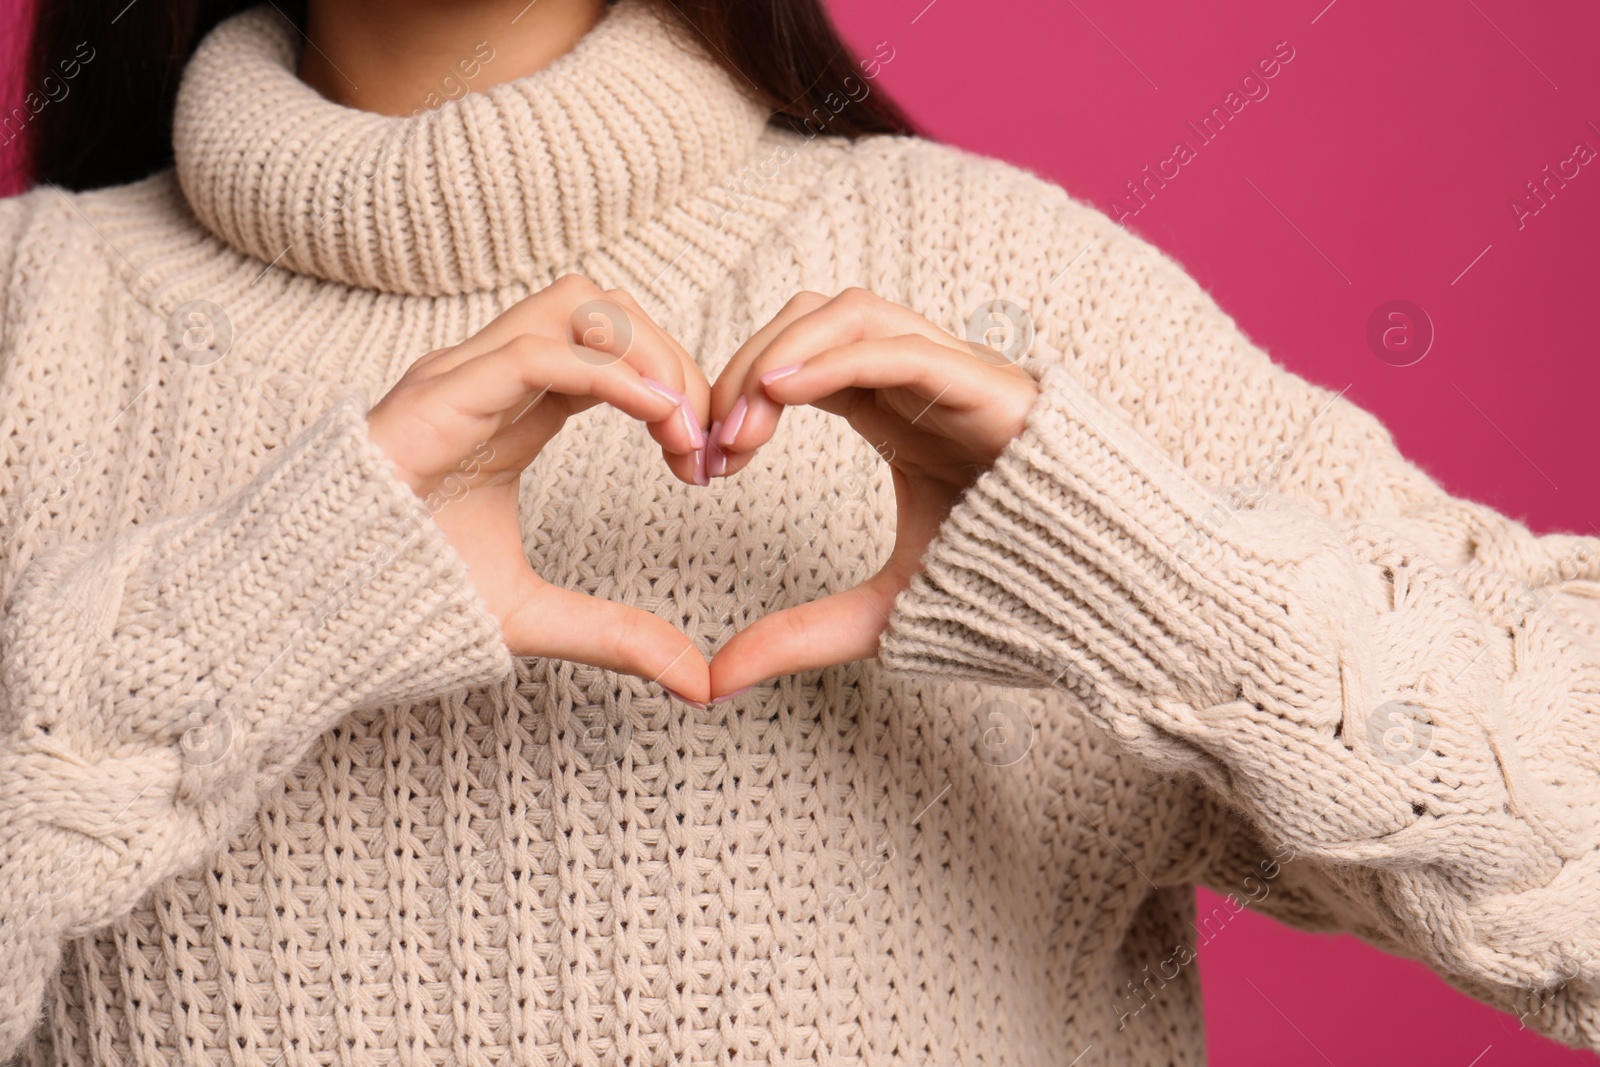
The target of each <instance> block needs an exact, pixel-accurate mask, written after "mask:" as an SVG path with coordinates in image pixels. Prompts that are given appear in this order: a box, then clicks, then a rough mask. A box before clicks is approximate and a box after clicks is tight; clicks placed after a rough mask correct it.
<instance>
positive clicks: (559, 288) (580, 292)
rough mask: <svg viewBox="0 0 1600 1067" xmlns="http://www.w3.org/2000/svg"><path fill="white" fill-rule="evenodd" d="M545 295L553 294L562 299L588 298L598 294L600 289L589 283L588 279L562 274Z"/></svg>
mask: <svg viewBox="0 0 1600 1067" xmlns="http://www.w3.org/2000/svg"><path fill="white" fill-rule="evenodd" d="M545 292H547V293H555V294H557V295H559V296H563V297H569V296H570V297H589V296H595V295H597V294H598V293H599V292H600V287H599V286H598V285H596V284H595V283H594V282H592V281H590V280H589V279H588V277H586V276H585V275H582V274H578V273H575V272H574V273H568V274H563V275H561V276H560V277H559V278H557V279H556V280H555V281H553V282H551V283H550V286H549V288H547V289H546V290H545Z"/></svg>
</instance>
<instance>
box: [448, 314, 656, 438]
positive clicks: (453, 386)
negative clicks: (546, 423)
mask: <svg viewBox="0 0 1600 1067" xmlns="http://www.w3.org/2000/svg"><path fill="white" fill-rule="evenodd" d="M425 388H427V389H428V397H429V399H430V401H431V402H432V404H431V408H430V410H432V411H439V410H443V411H445V412H454V413H457V414H459V415H460V416H461V417H462V418H463V419H490V420H493V421H494V423H495V426H496V430H500V429H503V428H504V427H506V426H509V425H511V424H512V423H514V422H516V421H517V420H519V419H521V418H523V417H524V416H525V415H526V414H527V413H528V412H529V411H531V410H533V409H534V408H535V407H537V406H538V405H539V404H541V403H544V402H545V401H546V398H547V397H549V396H550V395H551V394H554V395H555V397H556V398H558V399H560V400H561V401H563V404H562V407H561V410H562V411H564V412H565V413H571V412H573V411H581V410H583V409H584V408H586V407H590V406H592V405H593V404H594V403H595V402H601V403H606V404H610V405H611V406H612V407H615V408H617V409H618V410H619V411H622V412H624V413H625V414H627V415H630V416H632V417H633V418H636V419H639V420H640V421H642V422H657V421H661V420H664V419H667V418H669V417H671V416H673V415H674V413H675V412H676V411H677V409H678V404H677V402H675V401H674V400H672V399H671V398H670V397H668V396H666V395H664V394H663V393H662V392H661V391H659V390H658V389H656V388H653V387H652V386H651V385H649V384H648V383H647V382H646V381H645V378H644V376H643V375H641V374H640V373H639V371H638V370H637V369H636V368H635V367H634V366H633V365H632V364H631V363H628V362H623V361H618V362H608V363H590V362H588V361H586V360H582V359H574V358H573V357H572V352H571V349H570V348H569V346H568V345H567V343H566V342H565V341H557V340H552V339H550V338H547V337H537V336H533V335H530V334H523V335H521V336H519V337H515V338H513V339H512V340H510V341H509V342H507V343H506V344H504V345H502V346H501V347H499V348H497V349H494V350H492V351H490V352H486V353H484V354H483V355H481V356H477V357H476V358H474V359H470V360H468V361H467V362H466V363H463V364H461V365H460V366H459V367H456V368H455V369H454V370H451V371H449V372H447V373H445V374H443V375H440V376H439V377H438V378H435V379H433V380H431V381H430V382H428V383H427V385H426V386H425Z"/></svg>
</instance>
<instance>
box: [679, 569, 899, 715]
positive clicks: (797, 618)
mask: <svg viewBox="0 0 1600 1067" xmlns="http://www.w3.org/2000/svg"><path fill="white" fill-rule="evenodd" d="M893 600H894V593H893V590H892V588H890V587H888V586H887V584H886V583H884V582H881V581H879V580H878V579H877V578H873V579H869V580H868V581H866V582H863V583H862V584H861V585H858V586H856V587H855V588H853V589H847V590H845V591H844V592H842V593H835V594H833V595H832V596H826V597H823V598H822V599H821V600H813V601H811V602H810V603H809V604H802V605H800V606H799V607H793V608H787V609H785V610H783V611H779V612H776V613H774V614H772V615H768V616H766V617H765V618H762V619H760V620H759V621H757V622H755V623H752V624H751V625H750V626H747V627H746V628H745V629H743V630H740V631H739V632H738V633H737V634H735V635H734V636H733V638H732V639H731V640H729V641H728V643H727V644H726V645H723V646H722V648H720V649H718V650H717V654H716V655H715V656H713V657H712V658H711V693H712V699H713V700H716V699H720V698H722V697H725V696H726V695H727V694H730V693H733V692H735V691H737V690H740V689H743V688H745V687H746V686H750V685H754V684H756V683H757V682H762V681H766V680H767V679H769V678H777V677H779V676H782V675H786V674H795V673H797V672H799V671H806V670H812V669H813V668H817V667H831V666H833V665H834V664H836V663H850V662H853V661H854V660H858V659H868V658H870V657H872V656H875V655H877V652H878V637H879V635H880V634H882V633H883V629H884V627H885V626H887V625H888V621H889V608H890V606H891V605H892V603H893Z"/></svg>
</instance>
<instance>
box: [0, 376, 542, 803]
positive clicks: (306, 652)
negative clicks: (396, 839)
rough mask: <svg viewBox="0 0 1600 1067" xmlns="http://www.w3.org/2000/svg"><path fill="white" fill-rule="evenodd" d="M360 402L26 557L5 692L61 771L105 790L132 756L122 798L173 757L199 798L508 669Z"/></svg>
mask: <svg viewBox="0 0 1600 1067" xmlns="http://www.w3.org/2000/svg"><path fill="white" fill-rule="evenodd" d="M365 411H366V404H365V400H364V398H363V397H362V396H361V395H360V394H352V395H349V396H346V397H344V398H343V399H341V400H340V401H338V402H337V403H336V404H334V405H333V406H332V407H331V408H330V409H329V410H328V411H327V412H325V413H324V414H323V415H322V416H321V417H320V418H319V419H317V420H316V421H315V422H314V423H313V424H312V425H310V426H309V427H307V428H306V429H305V431H304V432H303V433H302V434H301V435H300V436H299V437H298V438H296V439H295V440H294V441H293V442H292V443H290V444H288V445H286V446H284V447H283V449H282V451H281V452H280V454H278V455H276V456H274V457H272V458H271V459H270V460H269V461H268V462H267V464H266V466H264V467H263V468H262V469H261V470H260V471H259V472H258V473H257V475H256V477H254V478H253V479H251V481H250V482H249V483H248V484H246V485H245V486H244V487H243V488H241V489H240V490H239V491H237V492H236V493H234V494H232V495H230V496H228V497H227V498H225V499H224V500H222V501H221V502H220V503H218V504H217V505H215V506H213V507H211V508H208V509H206V510H204V511H201V512H197V513H194V514H189V515H183V516H176V517H173V518H170V519H164V520H160V521H158V522H156V523H153V524H151V525H149V526H147V527H142V528H135V530H134V531H132V532H130V533H129V534H127V535H124V536H122V537H119V538H117V539H114V540H112V541H108V542H104V543H101V544H97V545H92V546H77V545H72V546H64V547H63V548H62V549H60V550H57V551H56V552H55V553H47V554H46V555H45V556H42V557H41V558H40V559H38V560H36V561H35V564H34V566H33V567H31V568H30V569H29V570H28V571H26V572H24V575H23V577H22V578H21V579H19V582H18V588H17V589H16V590H15V591H14V595H13V597H12V604H11V607H10V610H9V612H8V615H7V619H6V625H7V628H8V633H7V635H6V640H5V642H4V655H5V658H6V660H7V661H8V662H7V664H6V669H7V679H8V688H9V696H10V698H11V705H12V710H13V712H14V713H16V714H17V715H18V716H19V718H20V719H21V720H22V723H23V730H22V733H23V736H24V737H25V738H32V739H33V740H34V742H35V743H38V744H40V745H42V746H44V747H47V748H50V749H54V750H55V751H56V752H57V753H58V754H59V755H60V756H61V757H62V760H61V761H60V762H57V763H56V764H55V766H54V767H53V768H52V771H53V772H54V773H55V774H58V775H59V774H63V773H65V774H68V775H69V776H70V773H71V771H70V769H69V768H70V767H71V766H73V765H77V766H78V767H79V769H80V770H81V772H82V773H83V774H85V775H88V776H93V777H95V778H96V779H97V781H96V783H95V787H94V789H93V790H92V794H93V796H95V797H97V798H99V801H105V802H106V803H111V804H114V803H115V801H114V800H108V799H107V781H106V778H107V776H109V777H111V778H116V777H118V776H119V775H126V776H127V787H128V789H129V790H131V792H129V795H128V798H127V800H128V801H129V802H131V801H132V799H133V797H134V795H135V793H136V792H137V791H138V790H139V789H140V788H142V787H143V786H145V785H149V784H151V783H152V782H155V781H160V780H161V779H163V778H167V777H168V776H169V775H171V774H174V773H176V774H177V776H178V784H177V791H178V794H179V795H180V796H183V795H186V794H187V795H191V796H193V797H194V798H195V799H199V797H200V796H201V795H203V794H205V793H207V792H210V791H213V790H215V789H221V790H223V791H228V787H227V786H226V785H223V784H222V783H226V782H229V781H232V780H235V779H238V778H240V777H241V776H244V777H253V776H255V775H257V774H263V773H264V774H267V775H269V776H270V775H272V774H274V773H275V772H281V771H283V770H285V769H286V765H287V764H288V763H289V761H291V760H293V759H296V758H298V756H299V755H301V754H303V752H304V751H305V749H306V748H307V747H308V746H309V744H310V742H311V741H312V740H313V739H314V738H315V737H316V736H318V735H319V734H320V733H321V732H322V731H324V730H325V729H327V728H328V727H329V726H330V725H332V724H333V723H334V722H336V721H337V720H338V719H339V718H341V717H342V716H343V715H345V714H346V713H348V712H349V711H351V710H353V709H355V708H359V707H362V706H372V705H379V704H386V703H401V702H407V701H416V700H422V699H426V698H429V697H432V696H436V695H438V694H442V693H444V692H447V691H451V690H456V689H461V688H469V687H475V686H481V685H486V684H489V683H491V682H493V681H495V680H497V679H501V678H504V677H505V676H507V675H508V674H510V672H511V671H512V669H513V663H512V657H511V654H510V651H509V649H508V648H507V647H506V645H505V642H504V640H503V638H502V637H501V634H500V628H499V624H498V622H497V621H496V620H495V618H494V617H493V616H492V614H491V613H490V612H489V611H488V610H487V608H486V607H485V606H484V605H483V602H482V600H481V599H480V598H479V596H478V594H477V592H476V590H475V589H474V587H473V586H472V585H471V583H470V581H469V580H468V572H467V568H466V564H465V562H464V561H463V560H462V559H461V557H460V556H459V555H458V554H457V553H456V552H455V550H454V549H453V548H451V546H450V545H449V543H448V542H447V541H446V539H445V537H444V534H443V531H442V530H441V529H440V528H439V527H438V525H437V524H436V523H435V522H434V521H433V519H432V516H431V514H430V512H429V509H428V505H427V504H425V503H424V502H423V501H422V500H421V499H419V498H418V497H417V496H416V495H415V494H414V493H413V492H412V491H411V489H410V488H409V487H408V486H407V485H406V484H405V483H404V482H403V481H401V480H400V478H399V477H398V474H397V473H396V472H395V471H394V469H393V467H392V466H391V465H390V462H389V460H388V458H387V456H386V455H385V454H384V453H383V451H382V450H381V449H380V448H378V446H377V445H376V444H374V443H373V442H372V440H371V439H370V438H369V437H368V435H367V424H366V417H365ZM446 506H448V505H446ZM108 646H109V647H108ZM118 768H120V769H118ZM87 784H88V783H87V782H86V783H85V785H86V786H87ZM99 801H97V803H98V802H99ZM112 810H113V811H114V810H115V808H114V807H113V808H112Z"/></svg>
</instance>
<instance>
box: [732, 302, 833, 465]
mask: <svg viewBox="0 0 1600 1067" xmlns="http://www.w3.org/2000/svg"><path fill="white" fill-rule="evenodd" d="M827 302H828V298H827V297H825V296H823V295H822V294H821V293H813V292H810V291H803V292H799V293H796V294H795V295H794V296H792V297H790V298H789V300H788V302H787V303H785V304H784V305H783V307H782V308H780V309H779V310H778V313H777V314H776V315H774V316H773V317H772V318H771V319H770V320H769V321H768V322H767V323H766V324H765V325H763V326H762V327H761V328H760V329H758V330H756V332H755V333H753V334H751V335H750V336H749V337H748V338H746V339H745V342H744V344H742V345H740V346H739V347H738V349H737V350H735V351H734V353H733V356H732V357H731V358H730V359H729V360H728V363H727V365H726V366H724V367H723V368H722V372H721V373H720V374H718V375H717V380H716V382H715V383H714V384H713V385H712V387H711V408H710V413H711V418H712V420H713V421H717V422H721V423H723V425H724V426H725V427H729V424H730V423H731V424H732V425H731V427H730V428H729V429H728V430H725V431H724V433H723V435H722V439H721V440H720V441H719V442H718V443H719V444H722V445H724V451H732V449H730V448H728V447H726V445H727V442H729V441H734V440H735V437H736V435H737V434H738V433H739V430H740V424H741V423H743V422H745V421H747V420H748V419H749V418H750V416H751V415H752V414H753V415H754V416H755V419H754V422H755V424H756V425H760V426H763V427H764V433H765V435H766V436H767V437H770V436H771V426H772V425H775V424H776V422H777V417H778V408H777V405H776V404H774V403H773V402H772V400H771V399H770V398H769V397H768V396H767V395H766V394H765V393H763V392H762V391H761V387H760V385H759V384H758V383H756V382H755V381H754V380H753V379H751V380H747V379H748V378H749V369H750V366H751V364H753V363H754V362H755V360H756V359H757V358H758V357H759V356H760V355H761V353H762V352H764V351H766V348H767V346H768V345H769V344H771V343H772V340H773V338H775V337H776V336H777V335H778V334H779V333H781V332H782V331H783V329H784V327H786V326H788V325H789V323H791V322H793V321H794V320H795V319H797V318H799V317H800V316H801V315H804V314H807V313H808V312H810V311H812V310H814V309H815V308H818V307H820V306H822V305H823V304H825V303H827ZM741 400H742V401H743V405H742V406H740V401H741ZM736 408H737V409H738V410H735V409H736ZM763 439H765V438H763Z"/></svg>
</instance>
